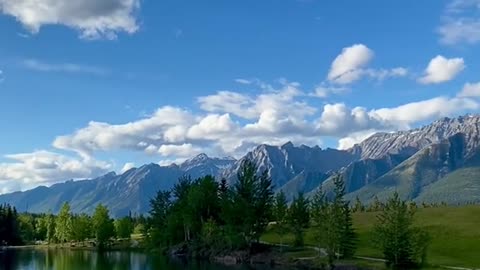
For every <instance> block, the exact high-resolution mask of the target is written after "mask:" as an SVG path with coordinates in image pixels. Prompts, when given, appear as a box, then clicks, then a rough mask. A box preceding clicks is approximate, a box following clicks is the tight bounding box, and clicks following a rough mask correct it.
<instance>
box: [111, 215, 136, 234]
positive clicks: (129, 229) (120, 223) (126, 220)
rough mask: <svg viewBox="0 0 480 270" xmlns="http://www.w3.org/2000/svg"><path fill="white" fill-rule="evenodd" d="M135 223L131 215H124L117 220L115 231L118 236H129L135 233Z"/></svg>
mask: <svg viewBox="0 0 480 270" xmlns="http://www.w3.org/2000/svg"><path fill="white" fill-rule="evenodd" d="M133 229H134V228H133V223H132V219H131V218H130V217H123V218H121V219H117V220H115V233H116V234H117V237H118V238H128V239H130V236H131V235H132V233H133Z"/></svg>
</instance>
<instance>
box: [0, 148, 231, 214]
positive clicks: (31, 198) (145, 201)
mask: <svg viewBox="0 0 480 270" xmlns="http://www.w3.org/2000/svg"><path fill="white" fill-rule="evenodd" d="M233 162H234V160H232V159H231V158H209V157H208V156H206V155H205V154H201V155H198V156H197V157H195V158H192V159H190V160H187V161H186V162H185V163H182V164H180V165H179V166H178V165H175V164H173V165H170V166H159V165H158V164H153V163H152V164H147V165H144V166H141V167H139V168H133V169H130V170H128V171H126V172H125V173H123V174H121V175H117V174H115V173H113V172H112V173H108V174H106V175H104V176H101V177H98V178H95V179H91V180H80V181H72V180H70V181H67V182H64V183H59V184H55V185H53V186H51V187H48V188H47V187H38V188H35V189H32V190H29V191H25V192H14V193H11V194H5V195H1V196H0V203H10V204H12V205H14V206H15V207H16V208H17V209H18V210H19V211H30V212H34V213H41V212H44V213H45V212H48V211H51V212H53V213H56V212H58V211H59V210H60V207H61V205H62V204H63V203H64V202H69V203H70V205H71V208H72V211H73V212H86V213H92V212H93V210H94V209H95V207H96V206H97V205H98V204H99V203H101V204H104V205H105V206H107V207H108V208H109V210H110V212H111V214H112V215H113V216H124V215H127V214H128V213H129V212H132V213H139V214H145V213H147V212H148V210H149V209H150V205H149V201H150V199H151V198H153V197H154V196H155V194H156V192H157V191H158V190H166V189H170V188H172V187H173V185H174V184H175V183H176V182H177V180H178V178H180V177H181V176H183V175H191V176H192V177H193V178H196V177H199V176H203V175H207V174H211V175H218V173H219V171H220V170H223V169H225V168H228V167H229V166H230V165H231V164H233Z"/></svg>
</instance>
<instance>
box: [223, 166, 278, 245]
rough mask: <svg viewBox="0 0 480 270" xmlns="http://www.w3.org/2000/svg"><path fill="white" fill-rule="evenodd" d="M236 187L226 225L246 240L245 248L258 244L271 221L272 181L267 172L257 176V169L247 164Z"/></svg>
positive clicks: (240, 173)
mask: <svg viewBox="0 0 480 270" xmlns="http://www.w3.org/2000/svg"><path fill="white" fill-rule="evenodd" d="M237 178H238V181H237V182H236V183H235V185H234V187H233V191H232V192H233V194H232V203H231V208H230V209H229V210H228V211H229V214H228V215H227V219H228V221H227V225H228V226H230V228H231V229H234V230H235V231H236V233H238V234H240V235H241V236H242V237H243V241H244V243H245V244H251V243H252V242H253V241H258V239H259V237H260V235H261V234H262V233H263V232H265V229H266V227H267V225H268V221H269V220H270V217H271V206H272V203H273V187H272V180H271V178H270V177H269V176H268V172H267V171H264V172H263V173H262V174H261V175H260V176H259V175H258V174H257V166H256V165H255V164H254V163H253V162H252V161H250V160H245V161H244V162H243V163H242V165H241V167H240V169H239V172H238V174H237Z"/></svg>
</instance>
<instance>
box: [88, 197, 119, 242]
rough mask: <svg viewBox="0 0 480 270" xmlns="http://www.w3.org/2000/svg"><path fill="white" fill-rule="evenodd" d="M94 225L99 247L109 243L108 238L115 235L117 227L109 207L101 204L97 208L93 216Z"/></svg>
mask: <svg viewBox="0 0 480 270" xmlns="http://www.w3.org/2000/svg"><path fill="white" fill-rule="evenodd" d="M92 226H93V234H94V235H95V239H96V240H97V244H98V247H99V248H104V247H105V246H106V245H107V244H108V240H109V239H110V238H112V237H114V236H115V228H114V226H113V221H112V220H111V219H110V216H109V213H108V209H107V208H106V207H105V206H103V205H101V204H99V205H98V206H97V207H96V208H95V212H94V213H93V216H92Z"/></svg>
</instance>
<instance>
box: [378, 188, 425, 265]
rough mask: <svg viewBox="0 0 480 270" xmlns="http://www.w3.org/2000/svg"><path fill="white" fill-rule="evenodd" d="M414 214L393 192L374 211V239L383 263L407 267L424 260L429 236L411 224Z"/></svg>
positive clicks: (413, 210) (412, 209)
mask: <svg viewBox="0 0 480 270" xmlns="http://www.w3.org/2000/svg"><path fill="white" fill-rule="evenodd" d="M414 214H415V209H414V208H411V207H408V205H407V203H406V202H405V201H402V200H400V197H399V195H398V193H397V192H395V194H394V195H393V197H392V198H391V199H389V200H388V201H387V203H386V204H385V206H384V209H383V211H382V212H381V213H379V214H378V216H377V222H376V224H375V229H374V232H375V234H374V235H375V238H374V240H375V243H376V244H377V246H378V247H379V248H381V249H382V251H383V255H384V257H385V260H386V261H387V265H389V266H394V267H400V268H409V267H414V266H418V265H419V264H422V263H424V262H425V259H426V250H427V247H428V243H429V236H428V234H427V233H426V232H425V231H423V230H421V229H419V228H414V227H413V217H414Z"/></svg>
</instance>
